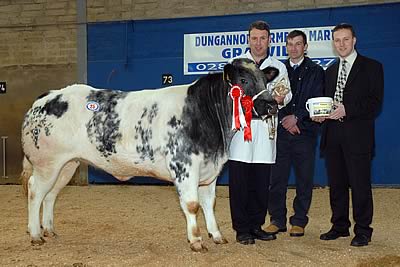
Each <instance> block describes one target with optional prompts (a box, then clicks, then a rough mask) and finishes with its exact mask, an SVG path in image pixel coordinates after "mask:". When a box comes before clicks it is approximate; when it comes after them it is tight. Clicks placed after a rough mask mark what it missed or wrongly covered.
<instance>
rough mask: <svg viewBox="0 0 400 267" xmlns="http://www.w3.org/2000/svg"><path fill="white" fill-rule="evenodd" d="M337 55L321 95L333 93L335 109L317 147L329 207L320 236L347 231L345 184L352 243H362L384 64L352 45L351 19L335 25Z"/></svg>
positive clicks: (366, 237) (366, 235) (369, 212)
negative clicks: (327, 224) (324, 172)
mask: <svg viewBox="0 0 400 267" xmlns="http://www.w3.org/2000/svg"><path fill="white" fill-rule="evenodd" d="M333 43H334V47H335V50H336V52H337V54H338V55H339V60H338V61H337V62H336V63H335V64H333V65H332V66H330V67H329V68H328V69H327V70H326V75H325V77H326V81H325V95H326V96H330V97H332V98H334V103H335V104H334V111H333V112H332V113H331V114H330V115H329V117H327V118H326V119H324V118H322V119H321V118H318V119H317V118H313V119H314V120H316V121H319V122H322V121H324V123H323V130H322V136H321V152H322V153H323V155H324V157H325V162H326V168H327V173H328V182H329V197H330V205H331V209H332V217H331V223H332V224H333V225H332V228H331V229H330V230H329V231H328V232H326V233H324V234H322V235H321V236H320V239H321V240H334V239H337V238H339V237H347V236H349V235H350V233H349V227H350V226H351V223H350V220H349V187H350V188H351V199H352V206H353V219H354V222H355V226H354V233H355V237H354V238H353V239H352V241H351V245H352V246H366V245H368V243H369V242H370V241H371V236H372V230H373V229H372V228H371V226H370V225H371V223H372V216H373V200H372V191H371V160H372V156H373V152H374V143H375V141H374V139H375V136H374V135H375V134H374V132H375V125H374V124H375V118H376V116H377V114H378V113H379V111H380V108H381V105H382V99H383V67H382V64H381V63H379V62H378V61H376V60H373V59H370V58H367V57H364V56H362V55H360V54H359V53H358V52H357V51H356V50H355V49H354V47H355V44H356V36H355V33H354V30H353V27H352V26H351V25H349V24H339V25H337V26H336V27H335V28H334V29H333Z"/></svg>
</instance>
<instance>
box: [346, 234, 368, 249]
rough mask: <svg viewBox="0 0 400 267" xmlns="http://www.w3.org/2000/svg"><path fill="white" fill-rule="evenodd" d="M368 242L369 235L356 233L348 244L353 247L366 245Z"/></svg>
mask: <svg viewBox="0 0 400 267" xmlns="http://www.w3.org/2000/svg"><path fill="white" fill-rule="evenodd" d="M368 242H371V237H368V236H366V235H356V236H355V237H354V238H353V240H351V243H350V245H351V246H354V247H362V246H368Z"/></svg>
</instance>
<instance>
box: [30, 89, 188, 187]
mask: <svg viewBox="0 0 400 267" xmlns="http://www.w3.org/2000/svg"><path fill="white" fill-rule="evenodd" d="M187 87H188V86H176V87H169V88H165V89H159V90H144V91H139V92H130V93H128V92H121V91H110V90H98V89H94V88H92V87H90V86H87V85H72V86H69V87H67V88H65V89H62V90H57V91H51V92H50V93H49V94H47V95H46V96H44V97H41V98H40V99H38V100H37V101H36V102H35V103H34V104H33V107H32V108H31V109H30V111H29V112H28V113H27V115H26V117H25V120H24V124H23V131H22V140H23V149H24V152H25V155H26V156H27V157H28V159H29V160H30V161H31V163H32V164H33V165H38V166H41V165H47V166H48V164H49V162H53V163H54V164H56V165H61V166H62V165H63V164H65V163H66V162H67V161H69V160H71V159H74V158H75V159H83V160H85V161H88V162H90V163H91V164H93V165H95V166H98V167H100V168H102V169H104V170H106V171H107V172H109V173H111V174H113V175H114V176H116V177H117V178H120V179H125V178H127V177H131V176H135V175H150V176H156V177H160V178H163V179H168V180H170V175H169V172H168V168H167V166H166V162H165V156H166V154H168V153H167V150H166V149H167V148H168V146H171V142H173V140H169V139H170V137H171V136H173V135H174V132H176V129H177V128H176V123H177V122H176V121H178V120H179V119H180V117H181V115H182V108H183V105H184V100H185V97H186V95H187ZM174 118H175V119H174ZM155 165H156V166H155ZM61 166H55V168H57V167H61ZM49 167H50V166H49Z"/></svg>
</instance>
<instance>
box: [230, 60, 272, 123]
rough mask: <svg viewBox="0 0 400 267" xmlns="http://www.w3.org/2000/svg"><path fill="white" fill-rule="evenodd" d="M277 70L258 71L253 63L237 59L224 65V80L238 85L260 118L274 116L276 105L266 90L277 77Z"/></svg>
mask: <svg viewBox="0 0 400 267" xmlns="http://www.w3.org/2000/svg"><path fill="white" fill-rule="evenodd" d="M278 74H279V70H278V69H276V68H274V67H267V68H265V69H263V70H259V69H258V68H257V66H256V65H255V64H254V62H253V61H251V60H250V59H247V58H239V59H235V60H233V61H232V63H231V64H227V65H225V68H224V79H225V80H227V81H228V82H229V83H230V84H232V85H239V86H240V87H241V88H242V89H243V91H244V94H245V95H248V96H250V97H252V98H253V101H254V110H255V112H256V113H257V114H258V115H259V116H262V117H265V116H268V115H274V114H276V113H277V111H278V108H277V107H278V104H277V103H276V101H275V100H274V98H273V97H272V92H271V91H270V90H267V83H269V82H270V81H272V80H273V79H275V77H276V76H278Z"/></svg>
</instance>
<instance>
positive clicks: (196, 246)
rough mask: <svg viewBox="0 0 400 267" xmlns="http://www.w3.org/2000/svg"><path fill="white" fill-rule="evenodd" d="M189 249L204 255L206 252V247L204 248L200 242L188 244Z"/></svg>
mask: <svg viewBox="0 0 400 267" xmlns="http://www.w3.org/2000/svg"><path fill="white" fill-rule="evenodd" d="M190 248H191V249H192V250H193V251H195V252H201V253H204V252H207V251H208V249H207V247H206V246H204V245H203V243H202V242H201V241H196V242H194V243H192V244H190Z"/></svg>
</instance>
